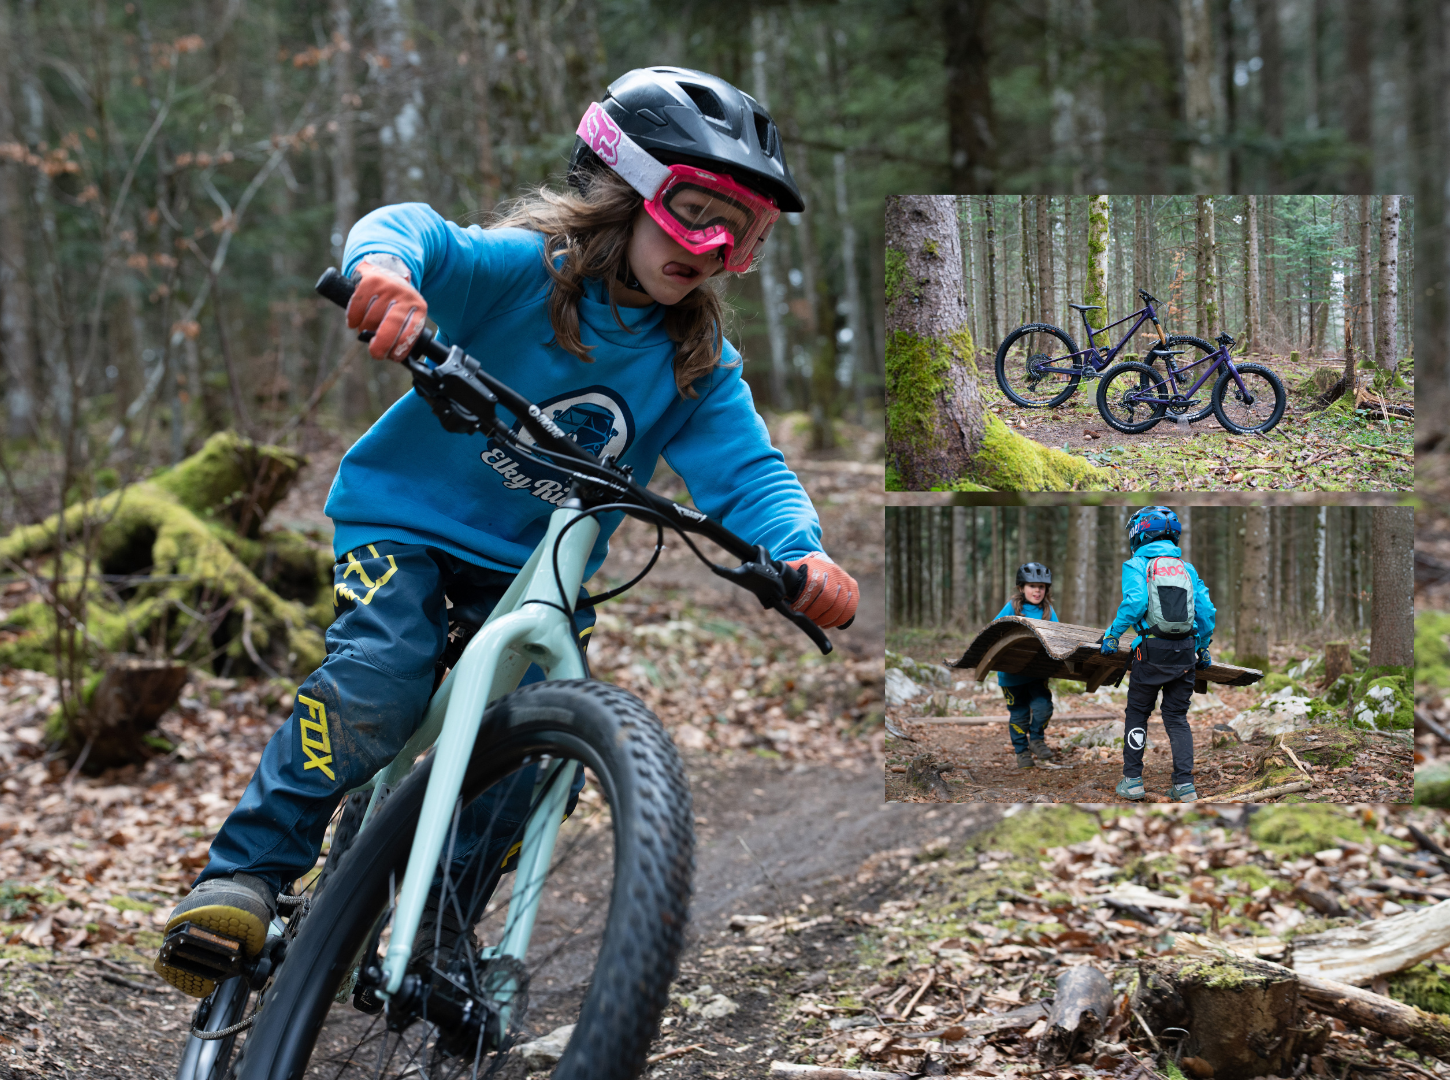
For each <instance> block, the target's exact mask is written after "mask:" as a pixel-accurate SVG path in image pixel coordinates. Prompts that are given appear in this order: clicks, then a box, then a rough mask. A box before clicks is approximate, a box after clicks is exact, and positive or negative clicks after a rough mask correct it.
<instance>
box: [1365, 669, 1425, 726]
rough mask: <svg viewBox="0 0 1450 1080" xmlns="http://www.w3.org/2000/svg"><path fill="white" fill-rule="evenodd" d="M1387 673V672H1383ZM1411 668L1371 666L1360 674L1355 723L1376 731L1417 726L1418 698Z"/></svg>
mask: <svg viewBox="0 0 1450 1080" xmlns="http://www.w3.org/2000/svg"><path fill="white" fill-rule="evenodd" d="M1381 673H1384V674H1381ZM1408 683H1409V669H1408V668H1370V669H1369V670H1368V671H1366V672H1365V673H1364V675H1363V676H1361V677H1360V682H1359V686H1358V688H1357V689H1356V693H1355V701H1354V713H1353V716H1352V719H1353V721H1354V724H1355V726H1356V727H1364V728H1372V729H1374V730H1377V731H1392V730H1408V729H1410V728H1413V727H1414V726H1415V699H1414V697H1413V695H1412V693H1411V689H1410V686H1409V685H1408Z"/></svg>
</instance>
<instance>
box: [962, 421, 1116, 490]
mask: <svg viewBox="0 0 1450 1080" xmlns="http://www.w3.org/2000/svg"><path fill="white" fill-rule="evenodd" d="M974 468H975V471H976V477H975V478H976V479H977V480H980V481H981V482H982V483H984V484H986V485H987V486H988V487H989V488H991V489H992V490H994V491H1075V490H1079V489H1082V490H1101V489H1102V488H1103V487H1104V486H1105V485H1106V476H1105V474H1104V473H1103V471H1102V470H1101V469H1099V468H1098V467H1097V466H1095V465H1093V464H1092V463H1091V462H1089V461H1087V460H1086V459H1084V458H1080V457H1078V456H1076V455H1075V454H1068V453H1065V452H1063V451H1061V450H1056V449H1054V448H1052V447H1050V446H1043V445H1042V444H1041V443H1038V442H1034V441H1033V440H1032V439H1029V438H1027V437H1026V436H1025V435H1020V434H1018V433H1017V432H1015V431H1013V430H1012V429H1011V428H1009V427H1008V426H1007V425H1006V424H1004V423H1002V421H1001V420H1000V419H999V418H998V417H996V416H994V415H991V414H989V415H988V416H987V429H986V431H985V432H983V435H982V449H981V452H980V453H979V454H978V455H977V460H976V462H975V463H974Z"/></svg>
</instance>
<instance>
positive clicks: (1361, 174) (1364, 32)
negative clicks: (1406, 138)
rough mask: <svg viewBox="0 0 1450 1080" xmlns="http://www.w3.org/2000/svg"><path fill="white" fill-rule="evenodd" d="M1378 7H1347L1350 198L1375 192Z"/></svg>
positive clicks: (1346, 109) (1347, 184)
mask: <svg viewBox="0 0 1450 1080" xmlns="http://www.w3.org/2000/svg"><path fill="white" fill-rule="evenodd" d="M1374 14H1375V13H1374V4H1372V3H1370V2H1369V0H1363V2H1360V0H1356V2H1353V3H1349V4H1346V5H1344V16H1345V24H1344V61H1345V64H1344V97H1343V101H1344V131H1345V134H1346V135H1348V136H1349V141H1350V143H1351V145H1352V149H1351V155H1352V156H1351V157H1350V160H1349V165H1348V168H1347V169H1346V172H1345V178H1344V186H1345V188H1346V191H1347V193H1348V194H1351V195H1368V194H1369V193H1370V192H1372V191H1373V190H1374V141H1373V137H1372V132H1371V128H1370V122H1371V117H1370V114H1371V106H1372V105H1373V104H1374V85H1373V83H1372V82H1371V81H1370V55H1371V48H1372V46H1373V43H1374V23H1375V18H1374Z"/></svg>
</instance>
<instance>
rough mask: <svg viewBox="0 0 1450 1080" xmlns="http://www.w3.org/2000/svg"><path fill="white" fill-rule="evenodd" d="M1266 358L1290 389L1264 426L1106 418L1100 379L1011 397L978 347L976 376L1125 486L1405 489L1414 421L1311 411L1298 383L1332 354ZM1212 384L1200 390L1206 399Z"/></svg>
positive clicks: (1033, 434)
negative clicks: (1037, 403)
mask: <svg viewBox="0 0 1450 1080" xmlns="http://www.w3.org/2000/svg"><path fill="white" fill-rule="evenodd" d="M1266 363H1267V364H1268V365H1269V366H1270V367H1272V368H1273V369H1274V370H1275V372H1276V373H1277V374H1279V376H1280V377H1281V378H1282V379H1283V380H1284V384H1285V387H1286V388H1287V389H1288V390H1289V401H1288V406H1287V408H1286V409H1285V412H1284V418H1283V419H1282V420H1281V421H1280V422H1279V424H1278V425H1277V426H1276V427H1275V428H1274V429H1273V430H1272V431H1270V432H1269V433H1267V434H1265V435H1232V434H1230V433H1228V432H1226V431H1225V430H1224V429H1223V428H1222V427H1221V426H1220V425H1219V422H1218V420H1217V418H1216V417H1214V416H1213V415H1212V414H1211V413H1210V414H1209V416H1208V417H1207V418H1206V419H1204V420H1201V421H1199V422H1198V423H1197V424H1178V423H1174V422H1172V421H1171V420H1168V419H1165V420H1163V421H1161V422H1160V423H1159V424H1158V425H1157V426H1156V427H1154V428H1152V429H1151V430H1149V431H1146V432H1144V433H1142V434H1139V435H1124V434H1122V433H1121V432H1119V431H1115V430H1114V429H1113V428H1111V427H1109V426H1108V425H1107V424H1106V423H1104V421H1103V418H1102V416H1101V414H1099V412H1098V409H1097V397H1096V395H1097V387H1098V384H1097V382H1096V381H1092V382H1086V383H1084V384H1082V385H1081V386H1080V387H1079V388H1078V391H1077V393H1075V394H1074V395H1073V396H1072V397H1071V398H1069V399H1068V400H1067V401H1066V402H1064V403H1063V404H1062V405H1060V406H1058V407H1057V408H1055V409H1025V408H1022V407H1020V406H1017V405H1014V404H1013V403H1012V402H1011V401H1009V400H1008V399H1007V397H1006V396H1005V395H1004V394H1003V393H1002V391H1001V390H1000V389H999V388H998V386H997V382H996V375H995V372H994V367H993V360H992V358H987V359H985V360H983V359H981V358H980V356H979V360H978V378H979V380H980V385H981V387H982V393H983V396H984V398H985V401H986V403H987V407H988V408H989V409H991V411H992V412H994V413H995V414H996V415H997V416H999V417H1001V418H1002V420H1003V421H1004V422H1005V423H1007V424H1008V425H1009V426H1010V427H1012V428H1013V430H1015V431H1017V432H1019V433H1020V434H1022V435H1026V436H1027V437H1028V438H1030V439H1034V440H1035V441H1037V442H1040V443H1042V444H1043V445H1045V446H1051V447H1055V448H1057V449H1061V450H1066V451H1068V452H1069V453H1073V454H1077V455H1079V456H1082V457H1086V458H1087V459H1088V460H1090V461H1091V462H1092V463H1093V464H1095V465H1099V466H1101V467H1103V468H1106V469H1108V470H1109V471H1110V475H1111V477H1112V479H1111V480H1110V482H1109V486H1110V487H1111V488H1112V489H1114V490H1122V491H1203V490H1244V491H1255V490H1257V491H1276V490H1317V491H1346V490H1348V491H1409V490H1412V489H1413V488H1414V486H1415V467H1414V454H1413V439H1414V422H1413V421H1411V420H1403V419H1399V418H1395V417H1391V418H1390V419H1388V420H1379V421H1373V420H1370V419H1369V417H1368V414H1366V413H1362V412H1359V413H1355V414H1354V415H1353V416H1352V417H1346V416H1345V415H1344V414H1342V413H1340V412H1338V411H1337V410H1332V411H1328V412H1324V411H1311V410H1310V408H1309V405H1310V403H1311V400H1312V395H1311V394H1307V393H1304V392H1302V391H1301V390H1299V389H1297V388H1298V387H1299V386H1300V385H1301V384H1302V383H1303V382H1304V381H1305V380H1306V379H1307V378H1308V377H1310V376H1311V375H1312V374H1313V372H1314V371H1315V370H1316V369H1318V368H1324V367H1328V366H1331V365H1330V362H1329V361H1314V360H1308V361H1300V362H1299V363H1298V364H1294V365H1291V364H1290V363H1289V361H1288V360H1287V358H1284V357H1270V358H1268V359H1267V361H1266ZM1413 387H1414V384H1413V380H1410V381H1409V389H1408V390H1401V389H1394V390H1391V391H1390V392H1389V393H1388V394H1387V395H1386V396H1385V400H1386V402H1387V403H1388V404H1391V405H1397V404H1398V405H1413V404H1414V388H1413ZM1211 389H1212V384H1211V383H1210V384H1207V385H1205V387H1204V388H1203V389H1202V390H1200V392H1199V396H1200V397H1202V398H1203V400H1204V402H1205V403H1206V402H1207V400H1208V398H1207V394H1208V392H1209V391H1210V390H1211Z"/></svg>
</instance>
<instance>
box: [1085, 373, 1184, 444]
mask: <svg viewBox="0 0 1450 1080" xmlns="http://www.w3.org/2000/svg"><path fill="white" fill-rule="evenodd" d="M1169 397H1170V394H1169V392H1168V383H1167V380H1166V379H1164V378H1163V376H1162V375H1160V374H1159V373H1158V372H1157V371H1154V370H1153V368H1152V367H1150V366H1149V365H1147V364H1140V363H1138V362H1137V361H1136V360H1127V361H1124V362H1123V363H1121V364H1114V365H1113V366H1112V367H1111V368H1109V369H1108V371H1107V372H1106V373H1105V374H1104V375H1103V378H1102V381H1101V382H1099V383H1098V412H1099V413H1100V414H1101V415H1102V418H1103V421H1104V422H1105V423H1107V424H1108V426H1109V427H1112V428H1116V429H1117V430H1118V431H1121V432H1123V434H1125V435H1138V434H1140V433H1142V432H1144V431H1147V430H1148V429H1149V428H1151V427H1152V426H1153V425H1154V424H1156V423H1158V421H1159V420H1162V419H1163V414H1164V412H1165V411H1166V410H1167V408H1168V399H1169Z"/></svg>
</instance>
